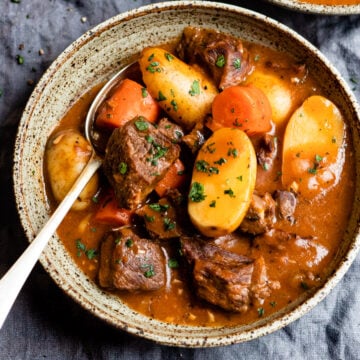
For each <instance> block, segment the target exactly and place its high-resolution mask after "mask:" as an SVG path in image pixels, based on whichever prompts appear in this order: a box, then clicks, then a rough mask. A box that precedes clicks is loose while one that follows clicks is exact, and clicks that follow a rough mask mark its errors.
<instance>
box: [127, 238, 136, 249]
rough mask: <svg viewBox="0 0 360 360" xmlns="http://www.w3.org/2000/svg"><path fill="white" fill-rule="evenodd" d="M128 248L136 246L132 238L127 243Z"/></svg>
mask: <svg viewBox="0 0 360 360" xmlns="http://www.w3.org/2000/svg"><path fill="white" fill-rule="evenodd" d="M125 245H126V247H128V248H131V247H132V246H133V245H134V241H133V239H132V238H128V239H127V240H126V242H125Z"/></svg>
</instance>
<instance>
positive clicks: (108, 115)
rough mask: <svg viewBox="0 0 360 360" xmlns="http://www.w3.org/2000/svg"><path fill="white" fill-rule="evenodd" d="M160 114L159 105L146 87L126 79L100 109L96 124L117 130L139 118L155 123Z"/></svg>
mask: <svg viewBox="0 0 360 360" xmlns="http://www.w3.org/2000/svg"><path fill="white" fill-rule="evenodd" d="M159 113H160V107H159V105H158V103H157V102H156V100H155V99H154V98H153V97H152V96H151V95H150V94H149V93H148V92H147V90H146V88H145V87H144V86H142V85H140V84H138V83H137V82H135V81H133V80H130V79H124V80H123V81H121V83H120V85H118V87H117V88H116V90H115V91H114V92H113V94H112V95H111V96H110V98H109V99H107V100H106V101H105V102H104V103H103V105H102V106H101V107H100V109H99V112H98V114H97V117H96V124H97V125H98V126H105V127H111V128H116V127H120V126H122V125H124V124H125V123H126V122H127V121H129V120H132V119H133V118H135V117H137V116H143V117H145V118H146V119H147V120H148V121H150V122H155V121H156V120H157V118H158V116H159Z"/></svg>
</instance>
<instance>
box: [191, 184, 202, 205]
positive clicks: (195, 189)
mask: <svg viewBox="0 0 360 360" xmlns="http://www.w3.org/2000/svg"><path fill="white" fill-rule="evenodd" d="M205 198H206V195H205V194H204V185H203V184H200V183H198V182H196V181H195V182H193V183H192V184H191V188H190V192H189V199H190V200H191V201H194V202H201V201H203V200H205Z"/></svg>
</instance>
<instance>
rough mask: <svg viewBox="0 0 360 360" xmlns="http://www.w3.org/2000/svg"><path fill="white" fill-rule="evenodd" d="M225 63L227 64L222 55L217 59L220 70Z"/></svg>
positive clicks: (216, 63)
mask: <svg viewBox="0 0 360 360" xmlns="http://www.w3.org/2000/svg"><path fill="white" fill-rule="evenodd" d="M225 63H226V61H225V56H224V55H222V54H221V55H219V56H218V57H217V59H216V62H215V65H216V66H217V67H219V68H222V67H224V66H225Z"/></svg>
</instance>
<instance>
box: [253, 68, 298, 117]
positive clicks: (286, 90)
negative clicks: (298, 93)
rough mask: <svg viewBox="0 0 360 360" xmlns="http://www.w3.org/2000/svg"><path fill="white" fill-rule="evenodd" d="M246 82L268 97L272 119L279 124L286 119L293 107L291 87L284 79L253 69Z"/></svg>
mask: <svg viewBox="0 0 360 360" xmlns="http://www.w3.org/2000/svg"><path fill="white" fill-rule="evenodd" d="M247 83H249V84H253V85H255V86H256V87H258V88H259V89H261V90H262V91H263V92H264V93H265V95H266V96H267V98H268V99H269V102H270V105H271V109H272V121H273V122H274V123H275V124H281V123H283V122H284V121H286V120H288V118H289V116H290V115H291V109H292V107H293V100H292V96H291V89H290V86H289V84H288V83H287V81H286V80H284V79H282V78H280V77H279V76H276V75H273V74H266V73H265V72H263V71H261V70H255V71H254V72H253V73H252V74H251V75H250V76H249V77H248V79H247Z"/></svg>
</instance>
